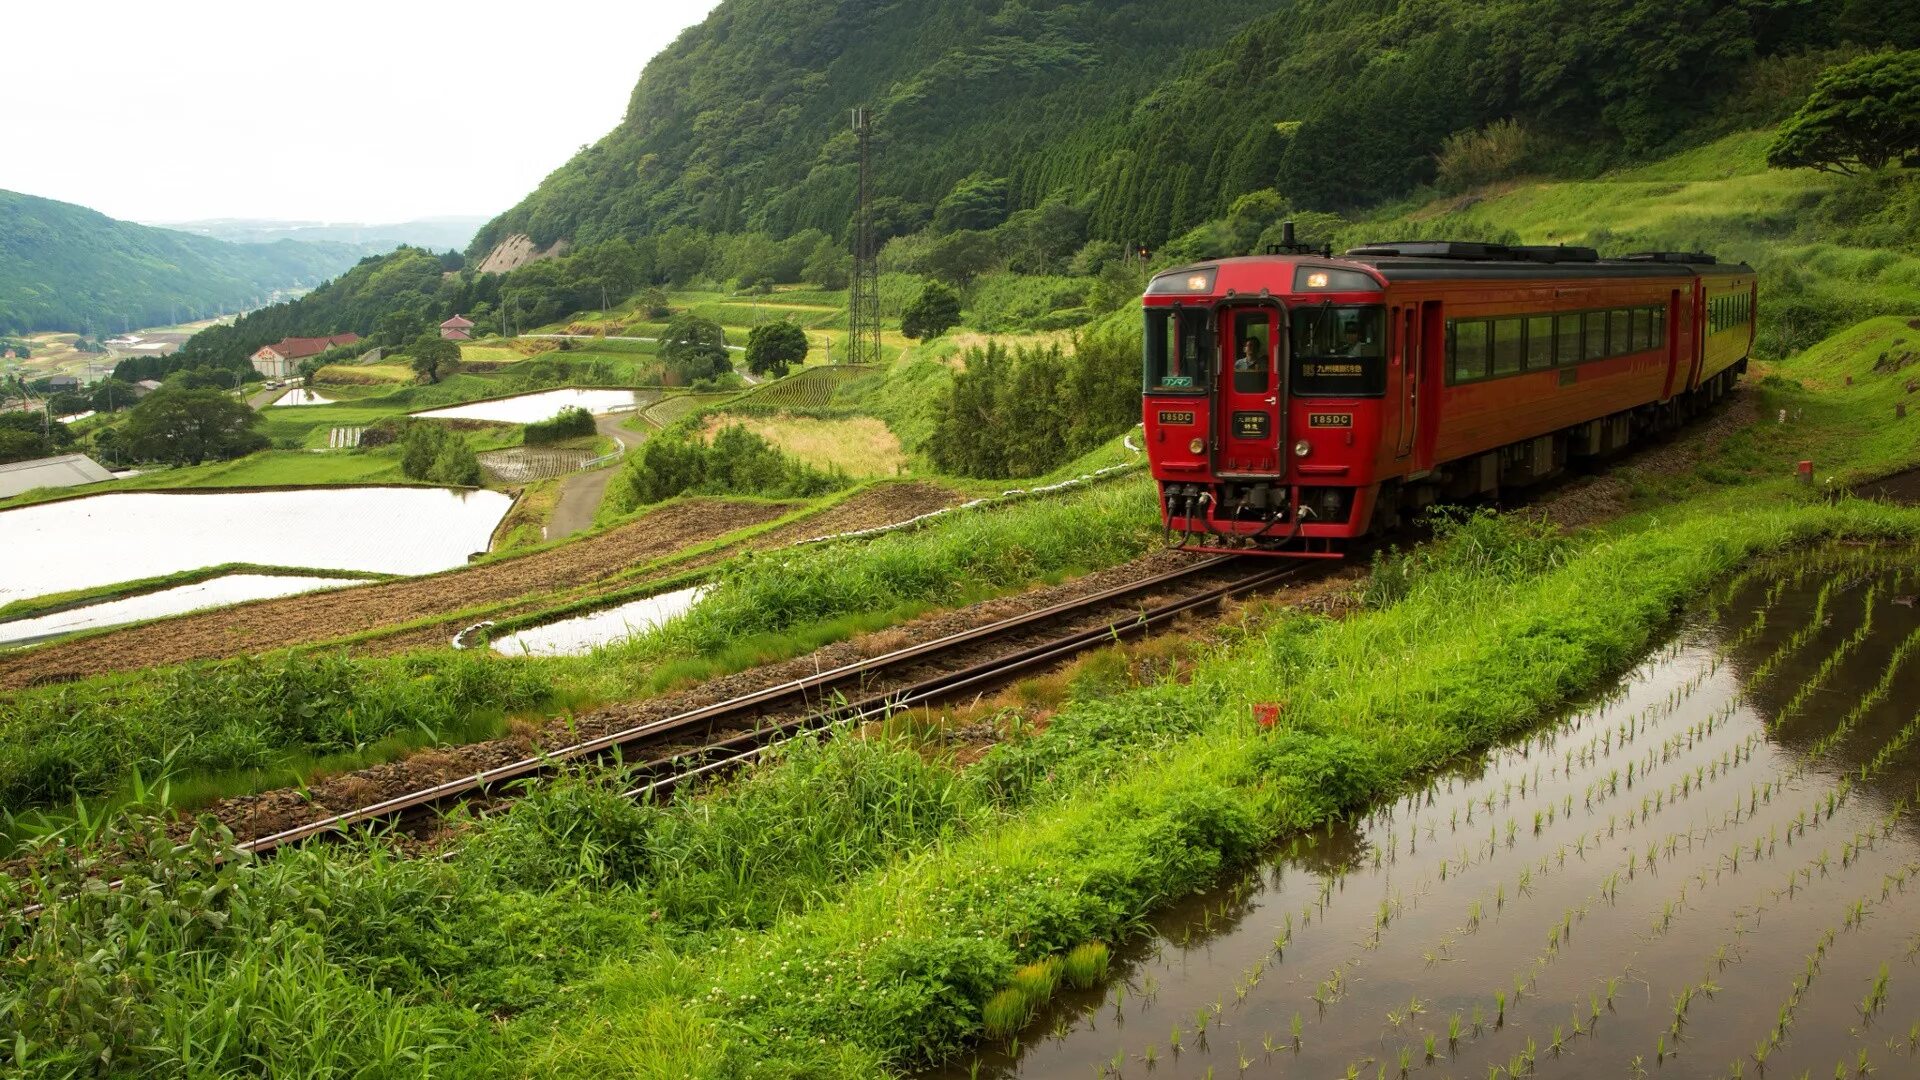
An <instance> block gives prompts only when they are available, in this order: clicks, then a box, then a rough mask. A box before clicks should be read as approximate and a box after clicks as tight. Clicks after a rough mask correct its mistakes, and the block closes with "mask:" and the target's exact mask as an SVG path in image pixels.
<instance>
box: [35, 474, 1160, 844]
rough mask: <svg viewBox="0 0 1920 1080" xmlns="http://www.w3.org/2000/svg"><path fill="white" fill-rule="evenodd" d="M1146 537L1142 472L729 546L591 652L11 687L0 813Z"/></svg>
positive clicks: (243, 668)
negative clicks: (665, 606) (675, 595)
mask: <svg viewBox="0 0 1920 1080" xmlns="http://www.w3.org/2000/svg"><path fill="white" fill-rule="evenodd" d="M1155 536H1157V520H1156V519H1155V517H1154V512H1153V506H1152V503H1151V500H1150V499H1148V498H1147V497H1146V492H1145V488H1144V485H1142V484H1139V483H1137V482H1135V483H1127V484H1114V485H1109V486H1105V487H1101V488H1096V489H1093V490H1090V491H1086V492H1082V493H1078V494H1075V495H1073V496H1070V497H1067V498H1062V499H1057V500H1043V501H1034V502H1031V503H1025V504H1020V505H1016V506H1011V507H1007V508H1004V509H998V510H991V511H982V512H974V513H965V514H955V515H952V516H950V517H948V518H944V519H942V520H941V521H940V522H939V523H938V524H935V525H931V526H929V527H928V528H926V529H925V530H922V531H919V532H913V533H902V534H896V535H890V536H884V537H880V538H878V539H875V540H873V541H870V542H865V543H847V544H842V545H831V546H820V547H813V548H808V549H805V553H804V554H799V553H783V554H777V555H759V556H755V557H750V558H745V559H741V560H738V561H736V562H735V563H732V564H729V565H728V566H727V567H726V568H724V569H723V570H722V571H721V573H720V577H719V580H718V582H717V585H716V588H715V590H714V593H713V594H712V597H711V599H710V601H709V602H708V603H706V604H702V605H701V606H700V608H699V609H697V611H696V613H695V614H693V615H692V616H690V617H689V618H688V619H687V620H686V621H685V622H684V624H680V623H676V624H672V625H673V626H674V629H673V630H672V631H671V632H670V633H663V634H660V635H653V636H648V637H643V638H640V639H637V640H636V641H634V642H631V643H629V644H627V645H625V646H621V647H616V648H614V649H610V650H607V651H606V652H604V653H603V654H601V655H600V656H598V657H589V658H581V657H569V658H550V659H512V660H507V659H502V658H498V657H491V656H489V655H488V654H486V653H483V652H482V653H452V652H446V651H438V650H436V651H432V652H422V653H417V654H410V655H406V656H402V657H395V658H365V657H348V656H343V655H340V654H339V653H336V652H329V651H306V652H300V651H295V652H288V653H278V654H273V655H270V656H266V657H257V658H248V659H245V660H229V661H218V662H210V663H202V664H189V665H185V666H181V667H175V668H163V669H150V670H146V671H138V672H130V673H127V674H122V675H115V676H108V677H103V678H95V679H88V680H85V681H83V682H77V683H68V684H62V685H57V686H50V687H42V688H35V689H29V690H23V691H19V692H16V693H13V694H11V695H7V696H5V697H0V704H3V705H4V711H0V810H6V811H12V812H18V811H21V810H24V809H27V808H31V807H44V806H48V805H52V804H58V803H61V802H64V801H66V800H68V799H69V798H71V797H72V796H74V795H79V796H82V797H85V798H102V797H109V796H112V795H114V793H116V792H118V791H121V790H122V789H123V788H124V786H125V785H128V784H130V783H133V782H134V778H135V776H136V774H137V775H138V776H139V777H144V778H145V779H146V781H147V782H148V783H152V782H156V781H157V780H158V779H160V778H171V779H173V780H174V781H175V783H176V787H177V788H178V789H179V790H180V791H181V792H214V793H223V794H224V793H232V792H236V791H244V790H255V789H257V788H258V787H259V786H260V785H261V784H262V783H265V782H267V781H269V780H271V781H275V782H280V781H281V780H283V779H284V778H287V777H293V776H296V774H297V776H305V775H311V769H313V768H316V767H321V766H322V765H324V767H326V768H329V769H336V770H337V769H340V768H345V767H352V766H358V765H364V764H370V763H374V762H377V761H381V760H387V759H390V758H391V757H393V756H396V755H397V754H399V753H401V752H404V751H405V750H408V749H411V748H412V747H414V746H417V745H421V744H424V743H457V742H465V741H471V740H472V739H474V738H481V737H487V736H490V735H492V734H495V733H497V726H496V724H497V721H498V720H499V718H500V717H501V716H503V715H504V714H508V713H528V712H546V711H550V710H558V709H561V708H564V707H565V706H566V705H568V704H570V703H577V702H580V701H583V700H614V699H620V698H627V697H632V696H635V695H636V694H641V693H645V692H647V691H648V690H650V689H655V688H658V687H661V686H665V685H671V684H673V683H676V682H679V681H684V680H685V679H686V678H688V677H690V674H691V673H693V672H696V671H698V672H703V673H718V672H723V671H731V670H739V669H741V668H744V667H747V666H751V665H752V664H754V663H760V662H766V661H768V660H773V659H783V658H785V657H788V656H792V655H796V654H798V653H801V652H804V651H807V650H809V649H811V648H814V647H817V646H818V645H820V644H824V643H826V642H829V641H835V640H840V639H843V638H845V637H847V636H850V635H851V634H853V633H857V632H859V631H861V630H864V629H872V628H875V627H877V626H880V625H885V624H886V623H887V622H889V621H894V620H897V619H900V618H904V617H906V616H908V615H910V614H913V613H916V612H918V611H922V610H925V609H926V608H928V607H932V606H943V605H947V604H952V603H960V602H964V601H967V600H970V599H976V598H981V597H984V596H989V595H994V594H996V593H1000V592H1005V591H1007V590H1010V589H1015V588H1019V587H1022V586H1025V585H1027V584H1029V583H1032V582H1035V581H1039V580H1047V579H1057V578H1058V577H1061V576H1064V575H1066V574H1068V573H1071V572H1077V571H1083V570H1087V569H1092V568H1095V567H1099V566H1106V565H1110V564H1112V563H1116V562H1120V561H1123V560H1124V559H1126V558H1128V557H1131V556H1132V555H1134V554H1137V553H1138V552H1140V551H1142V550H1144V549H1145V548H1146V547H1147V545H1148V544H1150V543H1151V542H1152V540H1153V538H1154V537H1155ZM396 738H397V739H400V740H401V741H400V742H391V741H388V740H393V739H396ZM409 740H411V741H409ZM322 759H325V760H324V761H323V760H322ZM198 799H199V796H198V795H194V796H191V797H189V796H188V795H185V794H183V795H182V796H181V801H183V802H186V803H188V804H192V803H194V802H196V801H198Z"/></svg>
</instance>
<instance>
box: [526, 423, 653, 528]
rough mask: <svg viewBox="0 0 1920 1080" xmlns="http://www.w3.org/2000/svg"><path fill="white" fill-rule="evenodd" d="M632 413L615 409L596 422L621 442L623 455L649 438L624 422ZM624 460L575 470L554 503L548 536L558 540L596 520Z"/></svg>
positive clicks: (596, 426)
mask: <svg viewBox="0 0 1920 1080" xmlns="http://www.w3.org/2000/svg"><path fill="white" fill-rule="evenodd" d="M632 415H633V414H632V413H625V412H622V413H612V414H609V415H607V416H597V417H594V420H593V426H594V427H595V428H596V429H598V431H599V432H600V434H602V435H605V436H606V437H607V438H609V439H612V440H613V441H614V442H617V443H619V444H620V450H621V453H622V455H625V454H626V453H629V452H631V451H633V450H634V449H636V448H638V447H639V445H640V444H641V443H643V442H645V441H647V436H646V433H645V432H640V431H629V430H627V429H626V428H623V427H621V426H620V424H621V422H622V421H624V420H625V419H626V418H627V417H629V416H632ZM620 460H621V459H616V460H614V461H610V462H608V463H607V464H605V465H602V466H601V467H600V468H597V469H590V470H588V471H587V472H583V473H575V474H573V475H572V476H569V477H567V478H566V480H564V481H562V483H561V485H560V501H559V502H558V503H556V504H554V507H553V518H552V520H550V521H548V522H547V539H549V540H558V539H559V538H560V537H563V536H572V535H573V534H574V533H577V532H581V531H583V530H585V529H586V528H587V527H588V526H590V525H592V524H593V515H594V514H596V513H598V512H599V510H600V500H601V498H602V497H604V496H605V495H606V493H607V482H608V481H610V480H612V479H613V476H614V474H615V473H617V472H619V471H620Z"/></svg>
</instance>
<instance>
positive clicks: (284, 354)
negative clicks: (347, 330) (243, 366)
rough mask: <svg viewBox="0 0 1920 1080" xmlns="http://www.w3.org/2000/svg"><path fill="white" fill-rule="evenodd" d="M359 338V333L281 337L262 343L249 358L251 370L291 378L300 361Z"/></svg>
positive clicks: (278, 377) (270, 375)
mask: <svg viewBox="0 0 1920 1080" xmlns="http://www.w3.org/2000/svg"><path fill="white" fill-rule="evenodd" d="M359 340H360V335H359V334H334V335H332V336H330V337H290V338H281V339H280V340H279V341H276V342H274V343H273V344H271V345H262V346H261V347H260V349H259V351H258V352H255V353H254V354H253V355H252V356H251V357H249V359H251V360H252V361H253V370H255V371H257V372H259V373H260V374H261V375H263V376H265V377H267V378H269V379H291V378H293V377H294V376H295V375H296V374H298V373H299V368H300V361H302V360H305V359H306V358H307V357H309V356H319V355H320V354H321V353H323V352H326V351H327V350H328V349H332V348H336V347H338V346H341V345H351V344H353V343H354V342H356V341H359Z"/></svg>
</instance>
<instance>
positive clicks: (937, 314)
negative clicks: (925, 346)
mask: <svg viewBox="0 0 1920 1080" xmlns="http://www.w3.org/2000/svg"><path fill="white" fill-rule="evenodd" d="M959 322H960V296H959V294H957V293H955V292H954V291H953V290H952V289H949V288H947V287H946V286H945V285H942V284H941V283H940V282H937V281H929V282H927V284H926V286H925V287H924V288H922V289H921V290H920V295H919V296H916V297H914V299H913V303H911V304H908V305H907V310H906V311H904V312H902V313H901V314H900V332H901V333H902V334H905V335H906V336H908V337H910V338H912V339H914V340H915V341H920V340H923V339H926V338H937V337H939V336H940V335H941V334H944V333H946V332H947V331H948V330H951V329H953V327H954V326H956V325H958V324H959Z"/></svg>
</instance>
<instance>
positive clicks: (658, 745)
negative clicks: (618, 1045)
mask: <svg viewBox="0 0 1920 1080" xmlns="http://www.w3.org/2000/svg"><path fill="white" fill-rule="evenodd" d="M1320 569H1323V568H1321V567H1319V566H1308V565H1302V564H1298V563H1293V562H1286V563H1279V564H1276V563H1275V562H1273V561H1271V560H1266V559H1247V558H1244V557H1240V556H1231V555H1229V556H1221V557H1218V558H1213V559H1205V560H1201V561H1196V562H1195V563H1193V564H1191V565H1189V566H1184V567H1181V568H1179V569H1177V570H1171V571H1168V572H1166V573H1162V574H1157V575H1154V576H1152V577H1149V578H1143V579H1141V580H1139V581H1133V582H1128V583H1126V584H1123V585H1117V586H1114V587H1113V588H1110V589H1105V590H1102V591H1100V592H1097V593H1092V594H1089V595H1087V596H1083V597H1079V598H1076V599H1074V600H1070V601H1066V602H1063V603H1060V604H1056V605H1053V606H1051V607H1047V608H1042V609H1039V610H1036V611H1032V612H1027V613H1025V614H1022V615H1018V616H1014V617H1012V618H1009V619H1004V620H1001V621H998V622H994V623H989V624H987V625H985V626H979V627H975V628H973V629H970V630H965V631H961V632H959V633H955V634H950V635H947V636H945V637H941V638H936V639H934V640H931V641H926V642H922V643H920V644H917V645H912V646H909V647H907V648H903V649H898V650H895V651H893V652H889V653H886V654H883V655H881V656H875V657H869V658H866V659H863V660H859V661H857V662H854V663H851V664H846V665H843V666H841V667H837V668H832V669H829V670H825V671H820V672H817V673H815V674H812V675H808V676H805V677H803V678H799V679H794V680H792V681H790V682H785V683H781V684H779V685H777V686H771V687H766V688H763V689H760V690H756V691H753V692H751V693H747V694H742V695H740V696H738V697H733V698H729V699H727V700H724V701H718V702H714V703H712V704H708V705H703V706H700V707H698V708H694V709H689V710H687V711H685V712H681V713H677V714H675V715H673V716H669V717H664V718H661V719H657V720H651V721H648V722H645V723H640V724H635V725H633V726H631V727H627V728H624V729H622V730H619V731H615V732H610V733H608V734H604V735H600V736H596V737H594V738H590V739H583V740H581V741H579V742H576V743H573V744H570V745H567V746H563V747H559V748H556V749H553V750H549V751H546V752H543V753H540V754H537V755H531V756H528V757H525V758H522V759H520V760H518V761H514V762H510V763H508V764H504V765H500V766H496V767H493V768H489V769H485V770H482V771H480V772H476V773H472V774H469V775H467V776H463V777H460V778H459V779H455V780H449V781H446V782H443V783H439V784H435V785H433V786H432V787H428V788H423V789H420V790H417V791H412V792H408V793H406V794H404V795H398V796H394V797H391V798H387V799H383V800H381V801H379V802H376V803H372V804H370V805H367V806H363V807H360V808H358V809H355V810H350V811H347V812H344V813H340V814H334V815H331V816H329V817H324V818H319V819H316V820H314V821H311V822H307V823H305V824H301V825H297V826H294V827H292V828H289V829H284V830H282V831H279V832H275V833H272V834H269V835H265V836H260V837H257V838H254V839H252V840H247V841H244V842H242V843H239V844H237V845H236V846H237V847H239V848H240V849H241V850H243V851H249V852H252V853H254V854H257V855H264V854H268V853H270V852H273V851H276V850H279V849H281V848H285V847H290V846H294V845H298V844H302V843H305V842H307V841H309V840H313V839H316V838H320V837H326V836H336V835H340V834H342V833H345V832H347V831H349V830H352V829H354V828H356V827H358V826H362V825H373V824H381V823H392V824H394V825H397V826H399V827H402V828H405V827H407V826H408V825H409V824H410V823H414V822H418V821H420V820H423V819H430V818H432V817H434V816H437V814H438V813H439V812H440V811H441V810H443V809H444V808H446V807H449V806H452V805H454V804H457V803H465V802H471V801H476V800H484V799H487V798H489V797H492V796H495V795H498V794H499V793H501V792H502V791H503V790H504V789H506V788H507V787H509V786H510V785H513V784H516V783H520V782H523V781H526V780H530V779H534V778H538V777H540V776H545V775H550V774H552V773H554V772H556V771H558V770H560V769H563V768H565V767H567V766H569V765H573V764H576V763H583V762H589V761H595V760H601V759H605V758H609V757H614V756H616V755H617V756H619V757H620V758H621V760H622V761H623V762H624V761H626V760H628V759H630V758H637V763H635V764H633V765H631V766H628V768H629V769H630V773H629V775H630V776H631V777H632V778H633V782H634V786H633V787H632V788H631V789H630V790H629V792H628V794H629V795H631V796H633V797H635V798H644V797H659V796H660V795H662V794H664V793H666V792H668V791H669V790H671V789H672V788H674V787H677V786H679V785H681V784H685V783H687V782H689V781H692V780H694V779H697V778H700V777H705V776H710V775H713V774H715V773H717V772H720V771H723V770H725V769H728V768H731V767H735V766H738V765H741V764H744V763H746V762H749V761H752V760H753V759H754V758H756V757H758V756H759V755H761V754H764V753H765V752H766V751H768V750H770V749H772V748H773V747H775V746H778V745H780V744H782V743H784V742H787V741H790V740H792V739H796V738H807V737H812V736H817V735H819V734H822V733H824V732H827V731H830V730H832V729H834V728H837V727H843V726H846V725H849V724H855V723H861V722H864V721H866V720H870V719H878V718H882V717H884V716H886V715H888V714H890V713H892V712H894V711H896V710H899V709H904V708H913V707H917V706H923V705H930V704H933V703H936V702H939V701H943V700H951V699H953V698H955V697H958V696H960V695H962V694H967V693H977V692H980V691H983V690H985V689H987V688H989V687H992V686H995V685H998V684H1001V683H1004V682H1006V681H1008V680H1009V679H1011V678H1012V677H1013V676H1016V675H1018V674H1020V673H1022V672H1026V671H1031V670H1034V669H1036V668H1044V667H1048V666H1051V665H1054V664H1057V663H1060V662H1061V661H1063V660H1066V659H1069V658H1071V657H1073V656H1075V655H1077V654H1079V653H1081V652H1084V651H1087V650H1089V649H1092V648H1095V647H1098V646H1100V645H1102V644H1106V643H1109V642H1112V641H1114V640H1116V639H1119V638H1126V637H1133V636H1137V635H1141V634H1145V633H1147V632H1149V631H1151V630H1154V629H1155V628H1158V627H1162V626H1165V625H1167V624H1168V623H1170V622H1172V621H1173V620H1175V619H1177V618H1179V617H1180V616H1181V615H1184V614H1188V613H1190V612H1194V611H1198V610H1202V609H1205V608H1207V607H1209V606H1212V605H1214V604H1217V603H1219V602H1221V601H1223V600H1226V599H1230V598H1233V597H1238V596H1244V595H1247V594H1249V593H1253V592H1257V591H1259V590H1261V589H1265V588H1269V587H1271V586H1273V585H1276V584H1278V583H1279V582H1281V581H1282V580H1285V579H1287V578H1291V577H1295V576H1297V575H1300V574H1303V573H1308V572H1311V571H1317V570H1320ZM1216 575H1225V576H1226V580H1224V581H1222V582H1219V583H1217V584H1213V585H1209V586H1207V587H1205V588H1201V589H1198V590H1195V591H1192V592H1185V591H1182V592H1181V594H1180V595H1178V596H1177V597H1176V598H1174V599H1171V600H1167V601H1164V602H1162V603H1159V604H1156V605H1154V606H1152V607H1142V606H1139V605H1138V604H1137V600H1138V598H1139V597H1142V596H1145V595H1148V594H1151V593H1154V592H1157V591H1164V590H1167V589H1169V588H1181V587H1184V586H1187V585H1188V584H1189V583H1191V582H1194V581H1197V580H1204V579H1205V578H1207V577H1209V576H1216ZM1128 605H1133V606H1131V607H1128ZM1109 607H1121V608H1123V609H1125V610H1123V611H1121V612H1116V613H1115V614H1114V615H1113V616H1112V617H1109V618H1105V619H1104V620H1103V621H1102V622H1100V623H1099V624H1098V625H1093V626H1081V627H1080V628H1079V629H1074V630H1069V631H1065V632H1060V633H1055V634H1046V633H1045V632H1044V628H1045V627H1046V626H1047V625H1048V624H1054V623H1068V624H1074V623H1083V622H1084V621H1085V620H1086V619H1087V618H1088V617H1090V616H1092V615H1094V614H1095V613H1098V612H1099V611H1101V609H1103V608H1109ZM1036 632H1038V633H1040V634H1041V635H1042V636H1041V639H1040V640H1039V641H1037V642H1031V643H1024V644H1016V645H1015V646H1014V647H1013V648H1012V649H1011V650H1010V651H1008V652H1005V653H1001V654H999V655H995V656H992V657H990V658H988V659H984V660H977V661H974V662H971V663H967V664H965V665H963V666H960V667H958V668H953V669H949V670H937V671H935V672H934V673H933V674H931V675H928V676H925V677H920V678H915V679H911V680H910V681H908V682H906V683H905V684H904V685H897V686H893V687H891V688H890V689H887V690H885V691H879V692H875V691H874V690H873V689H872V686H873V684H874V683H875V682H876V681H878V680H880V679H882V678H883V677H886V676H888V675H889V673H895V674H897V673H899V672H901V671H902V670H911V669H912V668H913V667H915V666H923V665H927V664H929V663H931V662H937V660H938V658H939V657H941V656H945V655H949V654H952V653H955V652H956V651H965V650H970V649H974V648H977V647H980V646H982V645H987V644H990V643H993V642H996V641H1002V642H1004V641H1006V640H1008V639H1013V640H1015V641H1016V642H1017V641H1019V640H1020V639H1022V638H1025V637H1029V636H1032V635H1033V634H1035V633H1036ZM768 717H773V719H772V720H770V721H769V720H767V718H768ZM689 744H691V745H689ZM668 748H672V749H668Z"/></svg>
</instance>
